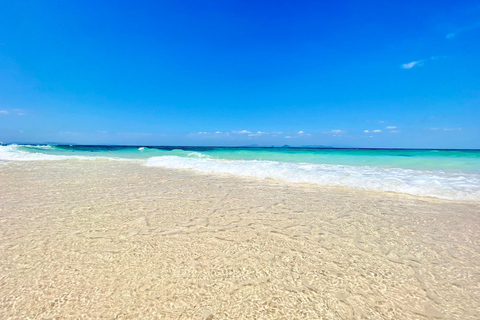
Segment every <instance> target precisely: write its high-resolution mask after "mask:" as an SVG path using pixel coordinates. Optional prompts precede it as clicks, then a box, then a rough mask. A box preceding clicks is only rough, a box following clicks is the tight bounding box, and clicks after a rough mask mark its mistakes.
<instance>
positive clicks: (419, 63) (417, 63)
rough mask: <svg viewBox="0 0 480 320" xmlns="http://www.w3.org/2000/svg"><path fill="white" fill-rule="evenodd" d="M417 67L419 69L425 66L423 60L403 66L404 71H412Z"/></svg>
mask: <svg viewBox="0 0 480 320" xmlns="http://www.w3.org/2000/svg"><path fill="white" fill-rule="evenodd" d="M415 66H419V67H420V66H423V60H419V61H412V62H409V63H404V64H402V68H403V69H412V68H413V67H415Z"/></svg>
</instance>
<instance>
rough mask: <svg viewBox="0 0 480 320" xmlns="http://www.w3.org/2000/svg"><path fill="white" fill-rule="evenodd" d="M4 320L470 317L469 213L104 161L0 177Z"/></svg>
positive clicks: (31, 166) (8, 170) (472, 220)
mask: <svg viewBox="0 0 480 320" xmlns="http://www.w3.org/2000/svg"><path fill="white" fill-rule="evenodd" d="M0 188H1V189H2V190H4V191H3V192H2V193H1V194H0V210H1V211H0V219H1V224H0V248H1V249H0V252H1V254H2V257H3V259H2V262H1V263H0V266H1V271H2V274H4V277H3V278H2V280H1V284H2V285H1V286H0V296H1V297H2V298H1V299H2V304H1V305H2V306H1V307H0V315H2V316H3V317H5V318H8V317H14V318H25V317H34V318H35V317H40V318H42V317H43V318H45V317H55V316H56V317H61V318H66V319H69V318H71V319H75V318H79V317H82V315H83V316H84V317H86V318H99V317H105V318H108V317H110V318H114V317H115V316H117V317H118V318H129V317H133V318H144V319H155V318H167V319H170V318H185V319H209V318H210V319H225V318H233V319H240V318H258V319H278V318H285V317H289V318H312V319H314V318H322V317H323V318H325V319H339V318H340V319H362V318H368V319H384V318H397V319H435V318H445V319H477V318H479V317H480V311H478V310H480V298H478V297H479V296H480V295H479V294H478V293H479V292H480V288H479V284H480V262H478V261H480V259H479V255H480V240H478V237H477V235H478V234H479V233H480V222H479V220H478V212H480V203H478V202H471V201H453V200H441V199H436V198H430V197H428V198H427V197H418V196H412V195H404V194H397V193H391V192H381V193H380V192H373V191H361V190H354V189H346V188H345V190H343V188H339V187H323V186H318V185H310V184H294V183H288V182H282V181H276V180H270V179H254V178H243V177H236V176H230V175H229V176H222V175H218V174H208V173H197V172H193V171H192V172H190V171H187V170H177V169H163V168H158V167H155V168H149V167H144V166H141V165H138V164H135V163H126V162H125V163H124V162H117V161H115V162H109V161H70V160H69V161H54V162H35V163H18V165H17V164H14V165H11V164H8V165H7V166H1V167H0Z"/></svg>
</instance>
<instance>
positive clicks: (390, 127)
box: [387, 126, 397, 130]
mask: <svg viewBox="0 0 480 320" xmlns="http://www.w3.org/2000/svg"><path fill="white" fill-rule="evenodd" d="M387 129H388V130H395V129H397V127H396V126H388V127H387Z"/></svg>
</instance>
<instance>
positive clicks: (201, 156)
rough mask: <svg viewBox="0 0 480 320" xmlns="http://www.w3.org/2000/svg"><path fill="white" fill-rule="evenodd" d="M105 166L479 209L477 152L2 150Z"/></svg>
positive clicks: (26, 157)
mask: <svg viewBox="0 0 480 320" xmlns="http://www.w3.org/2000/svg"><path fill="white" fill-rule="evenodd" d="M98 158H105V159H111V160H119V161H132V162H139V163H141V164H143V165H146V166H150V167H166V168H175V169H193V170H196V171H201V172H211V173H222V174H225V173H227V174H232V175H239V176H249V177H260V178H272V179H279V180H285V181H290V182H301V183H314V184H318V185H323V186H344V187H348V188H354V189H361V190H372V191H393V192H399V193H407V194H412V195H419V196H430V197H437V198H442V199H452V200H470V201H480V151H478V150H399V149H305V148H303V149H302V148H224V147H141V146H135V147H125V146H33V145H24V146H17V145H9V146H0V161H2V160H3V161H39V160H43V161H45V160H66V159H82V160H94V159H98Z"/></svg>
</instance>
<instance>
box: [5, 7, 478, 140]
mask: <svg viewBox="0 0 480 320" xmlns="http://www.w3.org/2000/svg"><path fill="white" fill-rule="evenodd" d="M0 8H1V11H0V141H3V142H37V143H39V142H46V141H50V142H68V143H70V142H71V143H84V144H136V145H248V144H259V145H285V144H289V145H293V146H299V145H330V146H349V147H417V148H418V147H420V148H422V147H423V148H480V3H479V2H478V0H477V1H411V2H410V1H244V0H243V1H228V0H219V1H180V0H176V1H85V0H82V1H73V0H71V1H9V0H6V1H1V0H0Z"/></svg>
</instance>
